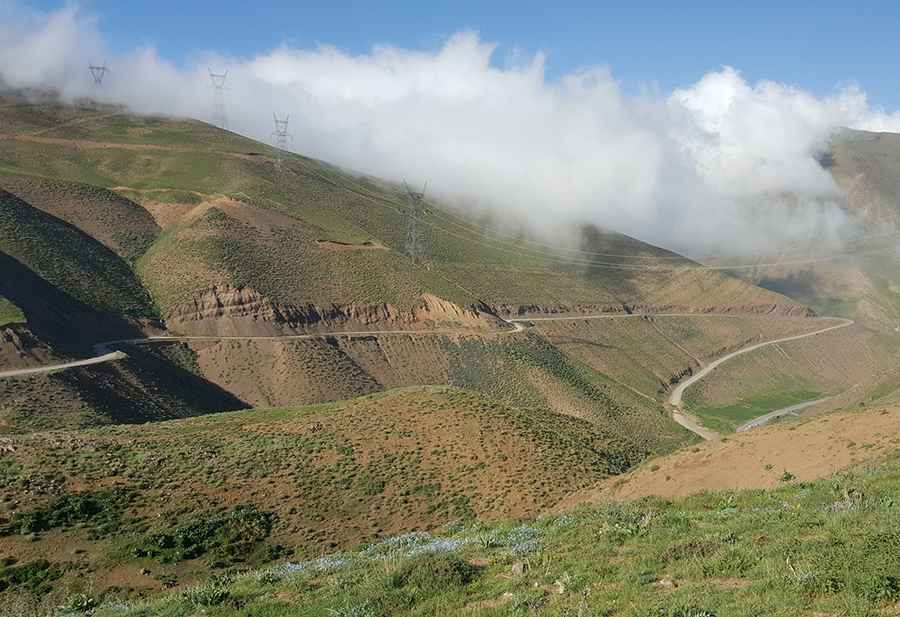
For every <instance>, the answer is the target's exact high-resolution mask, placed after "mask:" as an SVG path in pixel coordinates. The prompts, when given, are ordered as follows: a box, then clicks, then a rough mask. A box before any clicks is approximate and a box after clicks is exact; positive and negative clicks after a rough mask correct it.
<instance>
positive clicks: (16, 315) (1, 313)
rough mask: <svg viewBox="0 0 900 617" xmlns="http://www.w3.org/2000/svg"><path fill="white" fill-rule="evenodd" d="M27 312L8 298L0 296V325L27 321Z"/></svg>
mask: <svg viewBox="0 0 900 617" xmlns="http://www.w3.org/2000/svg"><path fill="white" fill-rule="evenodd" d="M26 322H27V320H26V319H25V313H23V312H22V309H20V308H19V307H18V306H16V305H15V304H13V303H12V302H11V301H10V300H8V299H7V298H4V297H3V296H0V326H8V325H11V324H22V323H26Z"/></svg>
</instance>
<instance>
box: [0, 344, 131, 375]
mask: <svg viewBox="0 0 900 617" xmlns="http://www.w3.org/2000/svg"><path fill="white" fill-rule="evenodd" d="M127 357H128V356H127V355H126V354H124V353H123V352H121V351H112V352H108V353H103V354H102V355H98V356H94V357H93V358H85V359H84V360H74V361H72V362H63V363H62V364H51V365H49V366H37V367H34V368H20V369H16V370H14V371H0V379H5V378H7V377H25V376H27V375H36V374H38V373H53V372H56V371H64V370H66V369H70V368H77V367H79V366H90V365H91V364H102V363H103V362H113V361H115V360H124V359H125V358H127Z"/></svg>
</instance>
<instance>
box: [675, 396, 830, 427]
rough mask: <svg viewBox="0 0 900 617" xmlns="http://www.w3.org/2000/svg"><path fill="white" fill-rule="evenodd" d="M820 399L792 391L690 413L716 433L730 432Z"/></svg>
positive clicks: (754, 397) (701, 408)
mask: <svg viewBox="0 0 900 617" xmlns="http://www.w3.org/2000/svg"><path fill="white" fill-rule="evenodd" d="M819 398H822V393H821V392H815V391H812V390H793V391H789V392H772V393H765V394H757V395H755V396H752V397H750V398H747V399H744V400H742V401H741V402H739V403H734V404H732V405H712V406H705V407H697V408H696V409H694V408H692V409H691V410H690V411H691V413H693V414H694V415H696V416H697V417H698V418H700V420H701V421H702V422H703V425H704V426H707V427H709V428H711V429H713V430H716V431H722V432H731V431H734V430H735V429H736V428H737V427H739V426H740V425H741V424H744V423H745V422H749V421H750V420H752V419H753V418H758V417H759V416H762V415H765V414H767V413H770V412H772V411H776V410H778V409H784V408H785V407H790V406H792V405H798V404H800V403H805V402H806V401H814V400H816V399H819Z"/></svg>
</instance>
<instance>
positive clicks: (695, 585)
mask: <svg viewBox="0 0 900 617" xmlns="http://www.w3.org/2000/svg"><path fill="white" fill-rule="evenodd" d="M898 493H900V466H898V463H897V462H896V461H895V462H893V463H889V464H886V465H884V466H881V467H877V468H874V469H869V470H864V471H860V472H858V473H845V474H841V475H839V476H836V477H834V478H830V479H826V480H821V481H817V482H813V483H804V484H794V483H791V482H786V483H785V484H784V486H783V487H781V488H778V489H773V490H768V491H745V492H720V493H706V494H701V495H698V496H695V497H690V498H686V499H678V500H676V501H671V502H670V501H663V500H659V499H646V500H643V501H638V502H633V503H628V504H622V505H615V504H604V505H601V506H594V507H591V508H583V509H581V510H577V511H574V512H571V513H566V514H563V515H560V516H553V517H546V518H542V519H539V520H537V521H535V522H533V523H529V524H525V525H521V524H507V525H499V526H485V525H460V526H455V527H453V528H451V529H448V530H447V531H445V532H443V533H440V534H439V535H437V536H435V537H432V536H428V535H421V534H420V535H411V536H403V537H400V538H395V539H392V540H389V541H385V542H382V543H378V544H374V545H372V546H371V547H369V548H367V549H366V550H364V551H362V552H357V553H347V554H341V555H335V556H331V557H324V558H320V559H315V560H309V561H297V562H295V565H292V566H285V567H275V568H271V569H267V570H264V571H261V572H259V573H251V574H250V575H247V576H240V577H237V578H235V577H230V578H224V579H219V580H216V581H210V582H208V583H206V584H204V585H202V586H200V587H197V588H194V589H192V590H190V591H189V592H186V593H176V594H170V595H168V597H165V598H162V599H158V600H151V601H147V602H137V603H133V604H124V605H121V604H116V603H111V604H110V605H109V606H108V607H106V608H101V609H100V610H98V611H97V612H96V613H95V615H97V617H138V616H140V617H145V616H150V615H154V616H163V615H164V616H167V617H182V616H187V615H193V614H196V613H197V612H198V611H209V612H210V613H211V614H216V615H221V616H223V617H224V616H230V615H255V616H262V615H265V616H266V617H281V616H285V617H287V616H288V615H290V616H291V617H302V616H306V615H308V616H313V615H322V614H327V613H333V614H336V615H366V616H372V617H378V616H382V615H385V616H386V615H418V616H427V615H434V616H438V615H440V616H443V615H456V614H466V615H484V616H487V615H519V614H527V613H531V612H537V611H539V612H540V614H542V615H549V616H563V615H609V616H636V617H637V616H640V617H650V616H654V617H655V616H664V617H709V616H717V615H719V616H722V615H748V616H749V615H792V616H808V617H812V616H814V615H847V616H854V617H874V616H877V615H889V614H894V612H895V611H896V609H897V608H898V606H900V579H898V576H897V573H898V572H900V516H898V514H900V512H898V505H897V500H896V497H897V495H898ZM517 562H518V563H522V564H524V566H525V568H524V570H525V571H524V573H520V574H516V573H513V574H511V571H512V564H514V563H517ZM473 564H476V565H473Z"/></svg>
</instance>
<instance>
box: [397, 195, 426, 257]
mask: <svg viewBox="0 0 900 617" xmlns="http://www.w3.org/2000/svg"><path fill="white" fill-rule="evenodd" d="M403 186H404V187H405V188H406V201H407V204H408V206H407V208H406V245H405V249H406V255H407V256H408V257H409V258H410V259H412V261H413V263H416V264H419V263H422V262H423V261H425V257H426V252H425V239H424V238H423V237H422V229H420V228H419V221H421V220H422V219H423V218H424V216H425V190H426V189H427V188H428V183H427V182H426V183H425V186H424V187H423V188H422V192H421V193H417V192H415V191H413V190H412V189H410V188H409V185H408V184H406V181H404V182H403Z"/></svg>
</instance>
